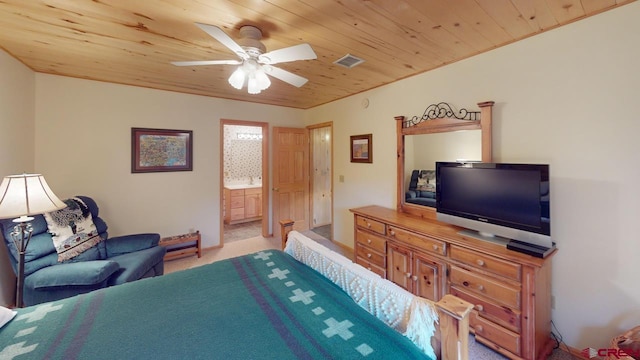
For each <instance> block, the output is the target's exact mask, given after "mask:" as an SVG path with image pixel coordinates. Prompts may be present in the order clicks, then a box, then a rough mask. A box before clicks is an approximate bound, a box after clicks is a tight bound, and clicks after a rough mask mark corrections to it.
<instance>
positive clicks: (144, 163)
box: [131, 128, 193, 173]
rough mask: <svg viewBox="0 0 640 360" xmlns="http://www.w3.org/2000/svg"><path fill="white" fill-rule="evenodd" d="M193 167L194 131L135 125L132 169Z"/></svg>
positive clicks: (185, 168) (152, 169)
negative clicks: (137, 126) (136, 126)
mask: <svg viewBox="0 0 640 360" xmlns="http://www.w3.org/2000/svg"><path fill="white" fill-rule="evenodd" d="M192 170H193V131H191V130H166V129H145V128H131V172H132V173H145V172H162V171H192Z"/></svg>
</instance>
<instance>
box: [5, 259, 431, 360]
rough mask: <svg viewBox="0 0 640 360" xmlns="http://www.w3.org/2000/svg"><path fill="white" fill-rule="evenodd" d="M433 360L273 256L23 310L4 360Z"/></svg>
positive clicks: (318, 278)
mask: <svg viewBox="0 0 640 360" xmlns="http://www.w3.org/2000/svg"><path fill="white" fill-rule="evenodd" d="M13 358H16V359H22V358H24V359H151V358H153V359H178V358H182V359H225V360H230V359H328V358H335V359H358V358H365V359H391V358H393V359H427V358H428V357H427V356H426V355H425V354H424V353H423V352H422V351H421V350H420V349H419V348H418V347H416V346H415V345H414V344H413V343H412V342H411V341H410V340H409V339H407V338H406V337H404V336H402V335H401V334H400V333H398V332H397V331H395V330H393V329H392V328H390V327H389V326H387V325H386V324H384V323H383V322H381V321H380V320H379V319H377V318H376V317H375V316H373V315H371V314H370V313H368V312H367V311H365V310H363V309H362V308H361V307H360V306H359V305H357V304H356V303H355V302H354V301H353V300H352V299H351V298H350V297H349V295H347V294H346V293H345V292H344V291H342V290H341V289H340V288H339V287H338V286H336V285H335V284H333V283H332V282H331V281H329V280H328V279H327V278H325V277H324V276H322V275H320V274H319V273H318V272H316V271H315V270H313V269H311V268H309V267H307V266H306V265H304V264H302V263H300V262H298V261H297V260H295V259H293V258H292V257H291V256H289V255H287V254H285V253H283V252H281V251H277V250H272V251H262V252H258V253H255V254H250V255H246V256H242V257H238V258H233V259H228V260H223V261H219V262H216V263H213V264H210V265H205V266H201V267H198V268H194V269H190V270H186V271H181V272H176V273H172V274H167V275H164V276H161V277H156V278H150V279H143V280H139V281H135V282H132V283H126V284H122V285H118V286H115V287H111V288H107V289H102V290H98V291H94V292H92V293H89V294H84V295H79V296H76V297H73V298H68V299H65V300H61V301H56V302H51V303H45V304H41V305H36V306H32V307H28V308H24V309H19V310H18V315H17V316H16V317H15V318H14V319H13V320H12V321H11V322H10V323H8V324H7V325H6V326H5V327H3V328H2V329H0V359H13Z"/></svg>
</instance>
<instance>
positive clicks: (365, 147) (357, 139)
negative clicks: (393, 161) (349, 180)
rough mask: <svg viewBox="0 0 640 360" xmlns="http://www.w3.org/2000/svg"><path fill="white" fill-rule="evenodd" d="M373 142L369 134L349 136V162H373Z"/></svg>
mask: <svg viewBox="0 0 640 360" xmlns="http://www.w3.org/2000/svg"><path fill="white" fill-rule="evenodd" d="M372 148H373V142H372V141H371V134H367V135H353V136H351V162H355V163H371V162H373V151H372Z"/></svg>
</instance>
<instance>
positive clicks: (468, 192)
mask: <svg viewBox="0 0 640 360" xmlns="http://www.w3.org/2000/svg"><path fill="white" fill-rule="evenodd" d="M549 201H550V197H549V165H543V164H499V163H455V162H438V163H436V211H437V214H438V215H437V216H438V219H440V220H442V221H446V222H450V223H453V224H456V225H459V226H463V227H466V228H469V229H472V230H476V231H479V232H480V233H481V234H482V235H484V236H492V235H498V236H502V237H506V238H507V239H515V240H519V241H524V242H529V243H533V244H536V245H540V246H547V247H551V239H550V235H551V226H550V225H551V224H550V218H549Z"/></svg>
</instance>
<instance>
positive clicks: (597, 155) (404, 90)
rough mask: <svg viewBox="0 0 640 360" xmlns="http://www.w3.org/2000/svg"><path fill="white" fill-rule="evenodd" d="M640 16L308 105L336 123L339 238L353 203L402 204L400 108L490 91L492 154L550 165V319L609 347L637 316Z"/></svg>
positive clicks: (415, 109)
mask: <svg viewBox="0 0 640 360" xmlns="http://www.w3.org/2000/svg"><path fill="white" fill-rule="evenodd" d="M638 18H640V3H638V2H636V3H632V4H630V5H625V6H623V7H620V8H618V9H614V10H612V11H608V12H605V13H602V14H600V15H597V16H594V17H591V18H588V19H585V20H582V21H579V22H576V23H573V24H570V25H568V26H565V27H562V28H559V29H556V30H552V31H549V32H547V33H544V34H541V35H538V36H535V37H532V38H529V39H526V40H523V41H521V42H518V43H516V44H512V45H509V46H505V47H502V48H499V49H496V50H493V51H491V52H488V53H485V54H482V55H479V56H476V57H473V58H470V59H467V60H464V61H460V62H458V63H455V64H452V65H449V66H446V67H443V68H440V69H437V70H434V71H431V72H428V73H425V74H422V75H419V76H415V77H412V78H409V79H406V80H403V81H399V82H396V83H393V84H390V85H387V86H384V87H381V88H378V89H375V90H372V91H369V92H365V93H362V94H358V95H355V96H353V97H350V98H346V99H343V100H340V101H336V102H333V103H330V104H326V105H323V106H320V107H317V108H314V109H311V110H309V111H307V112H306V113H305V118H306V121H307V123H308V124H313V123H321V122H325V121H333V124H334V134H335V135H334V141H335V143H334V149H335V163H334V166H335V167H334V171H335V172H334V174H335V178H334V184H335V189H334V191H335V192H334V200H335V215H334V216H335V217H334V221H335V223H334V232H335V237H336V239H337V240H340V241H343V242H345V243H347V244H348V245H350V246H352V244H353V216H352V214H351V213H350V212H349V211H348V209H349V208H352V207H357V206H361V205H368V204H377V205H382V206H387V207H395V203H396V200H395V197H396V196H395V188H396V171H395V169H396V151H395V147H396V144H395V142H396V140H395V124H394V119H393V117H394V116H397V115H405V116H413V115H420V114H422V112H423V111H424V109H425V108H426V106H427V105H429V104H432V103H437V102H440V101H446V102H449V103H451V104H453V105H456V106H458V107H467V108H468V109H469V108H471V107H474V104H476V103H478V102H481V101H485V100H494V101H496V105H495V106H494V129H493V136H494V159H495V160H496V161H503V162H540V163H549V164H550V165H551V182H552V186H551V192H552V194H553V195H552V209H551V212H552V237H553V239H554V241H556V242H557V244H558V247H559V249H560V251H559V253H558V254H557V256H555V257H554V258H553V288H552V293H553V295H554V296H555V299H556V305H555V310H554V312H553V321H554V323H555V325H556V327H557V328H558V330H559V331H560V333H561V334H562V335H563V336H564V340H565V341H566V342H567V343H568V344H569V345H570V346H573V347H576V348H578V349H582V348H585V347H594V348H599V347H607V346H608V345H609V341H610V339H611V338H612V337H614V336H616V335H618V334H619V333H621V332H622V331H626V330H627V329H629V328H631V327H633V326H636V325H637V324H640V288H638V286H637V274H638V271H637V264H639V263H640V241H638V240H639V236H638V229H637V223H638V220H639V219H640V187H639V186H638V183H640V181H639V180H640V166H638V165H639V158H638V156H639V154H640V141H638V140H637V138H638V136H639V134H640V121H638V110H637V102H638V97H639V96H640V71H639V69H638V65H637V64H638V59H640V47H639V46H638V34H640V22H638V21H637V19H638ZM361 66H366V63H364V64H363V65H361ZM365 97H366V98H368V99H369V102H370V105H369V107H368V108H366V109H365V108H362V107H361V102H362V100H363V99H364V98H365ZM366 133H372V134H373V151H374V157H373V164H352V163H350V162H349V149H348V144H349V136H350V135H356V134H366ZM340 175H343V176H344V178H345V181H344V182H343V183H341V182H339V181H338V179H339V176H340Z"/></svg>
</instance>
